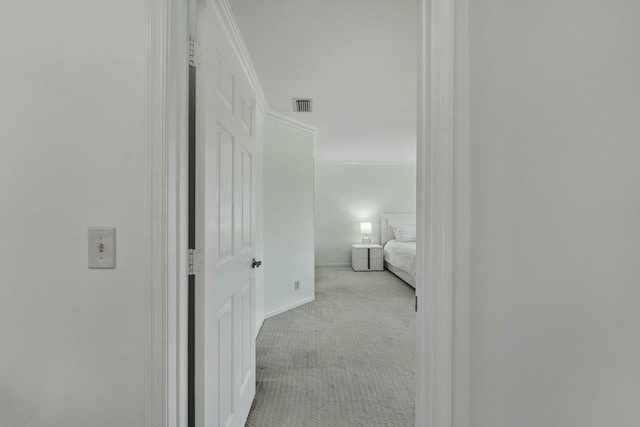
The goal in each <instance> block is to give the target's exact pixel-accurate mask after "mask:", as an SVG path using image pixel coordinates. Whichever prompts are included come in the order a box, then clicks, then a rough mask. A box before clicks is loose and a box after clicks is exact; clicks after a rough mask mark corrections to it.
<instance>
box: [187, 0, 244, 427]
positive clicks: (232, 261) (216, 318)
mask: <svg viewBox="0 0 640 427" xmlns="http://www.w3.org/2000/svg"><path fill="white" fill-rule="evenodd" d="M196 27H197V38H198V43H199V48H200V49H201V54H200V55H199V57H198V58H197V68H196V249H197V250H199V252H200V257H199V258H200V261H201V262H199V265H198V268H197V272H196V308H195V407H196V425H197V426H207V427H208V426H241V425H244V422H245V421H246V418H247V415H248V414H249V410H250V408H251V403H252V401H253V397H254V395H255V341H254V328H255V319H254V316H255V301H254V295H255V274H254V270H253V269H252V266H251V264H252V259H253V258H254V242H255V238H254V236H255V185H256V182H255V173H254V171H255V163H256V162H255V157H254V153H256V141H255V132H254V121H255V120H254V117H255V109H254V105H255V101H254V99H255V94H254V93H253V92H252V90H251V86H250V84H249V82H248V80H247V78H246V77H245V75H244V74H243V71H242V66H241V64H240V62H239V60H238V58H237V56H236V55H235V52H234V50H233V47H232V44H231V42H230V40H229V38H228V37H227V34H226V32H225V31H224V26H223V24H222V21H221V18H220V13H219V11H218V10H217V8H216V5H215V4H214V3H213V2H212V1H210V0H198V5H197V24H196Z"/></svg>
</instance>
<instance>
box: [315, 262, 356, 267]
mask: <svg viewBox="0 0 640 427" xmlns="http://www.w3.org/2000/svg"><path fill="white" fill-rule="evenodd" d="M316 267H351V263H350V262H327V263H322V264H318V263H316Z"/></svg>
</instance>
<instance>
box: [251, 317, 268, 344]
mask: <svg viewBox="0 0 640 427" xmlns="http://www.w3.org/2000/svg"><path fill="white" fill-rule="evenodd" d="M264 319H265V317H263V318H262V320H261V321H260V326H259V327H258V330H257V331H256V336H255V337H253V339H256V340H257V339H258V335H260V331H261V330H262V327H263V326H264Z"/></svg>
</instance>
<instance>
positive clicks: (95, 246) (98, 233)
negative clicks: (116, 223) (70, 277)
mask: <svg viewBox="0 0 640 427" xmlns="http://www.w3.org/2000/svg"><path fill="white" fill-rule="evenodd" d="M89 268H116V229H115V228H114V227H89Z"/></svg>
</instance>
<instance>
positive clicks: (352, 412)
mask: <svg viewBox="0 0 640 427" xmlns="http://www.w3.org/2000/svg"><path fill="white" fill-rule="evenodd" d="M414 295H415V292H414V290H413V288H412V287H410V286H409V285H407V284H405V283H404V282H403V281H401V280H400V279H398V278H396V277H395V276H394V275H393V274H391V273H389V272H387V271H380V272H358V273H357V272H354V271H353V270H351V268H348V267H336V268H330V267H323V268H318V269H317V270H316V300H315V301H314V302H312V303H309V304H306V305H304V306H301V307H298V308H296V309H294V310H290V311H288V312H286V313H283V314H280V315H278V316H275V317H272V318H270V319H267V320H266V321H265V323H264V326H263V327H262V330H261V332H260V335H259V336H258V340H257V346H256V351H257V359H256V376H257V391H256V397H255V400H254V402H253V406H252V408H251V413H250V414H249V418H248V420H247V424H246V425H247V426H257V427H287V426H295V427H299V426H305V427H306V426H332V427H333V426H413V425H414V394H415V385H414V383H415V373H414V365H415V344H414V343H415V312H414Z"/></svg>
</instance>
